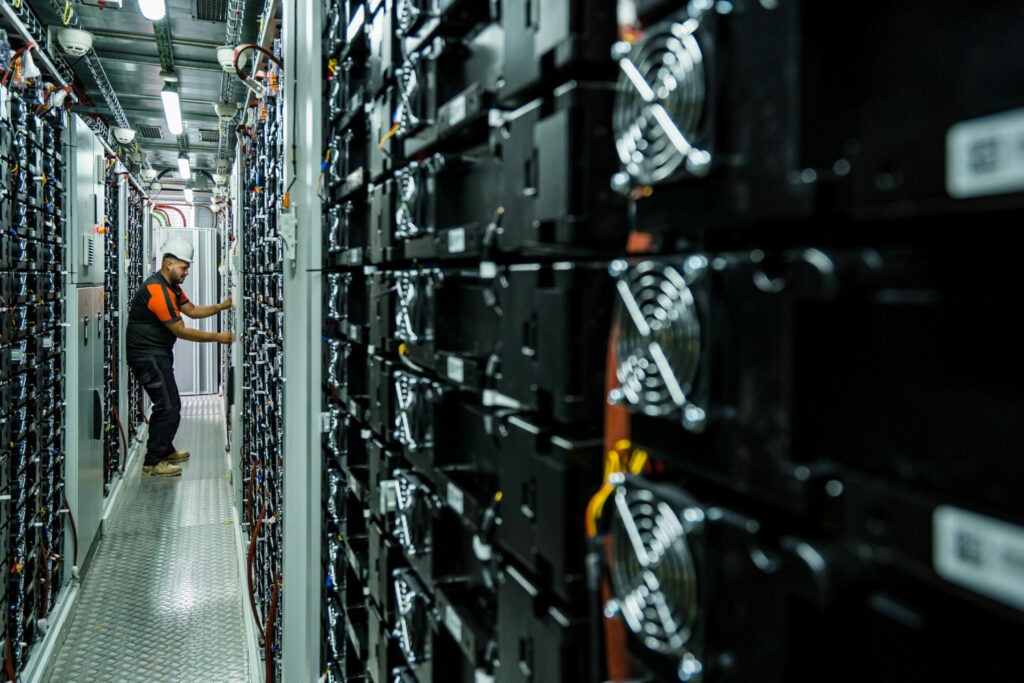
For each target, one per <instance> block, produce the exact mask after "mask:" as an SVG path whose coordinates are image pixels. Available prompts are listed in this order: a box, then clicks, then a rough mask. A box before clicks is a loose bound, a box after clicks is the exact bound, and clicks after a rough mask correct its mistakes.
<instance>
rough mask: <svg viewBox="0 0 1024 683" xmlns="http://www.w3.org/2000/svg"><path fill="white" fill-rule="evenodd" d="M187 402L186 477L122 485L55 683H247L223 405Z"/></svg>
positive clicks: (181, 441)
mask: <svg viewBox="0 0 1024 683" xmlns="http://www.w3.org/2000/svg"><path fill="white" fill-rule="evenodd" d="M182 403H183V405H182V420H181V427H180V428H179V429H178V438H177V439H176V440H175V446H177V447H178V448H179V449H182V450H188V451H190V452H191V454H192V457H191V459H190V460H189V461H188V462H186V463H183V468H184V473H183V474H182V476H180V477H169V478H157V477H145V478H143V477H142V476H141V475H140V474H138V473H136V474H135V477H134V478H131V479H129V480H126V481H125V487H124V489H123V490H122V491H121V496H122V499H121V502H120V504H119V506H118V508H117V510H116V511H115V512H114V515H113V518H112V519H111V521H110V525H109V527H108V529H107V532H106V534H105V535H104V537H103V539H102V540H101V541H100V545H99V547H98V548H97V551H96V556H95V558H94V559H93V563H92V566H91V567H90V568H89V571H88V573H87V575H86V577H85V580H84V581H83V583H82V590H81V593H80V594H79V597H78V606H77V613H76V614H75V618H74V621H73V622H72V623H71V626H70V629H69V631H68V636H67V640H66V641H65V642H64V644H63V646H62V647H61V649H60V651H59V652H58V654H57V660H56V662H55V664H54V666H53V669H52V672H53V673H52V675H51V678H50V680H51V681H61V682H63V681H138V680H145V681H154V682H156V681H242V682H244V681H247V680H248V676H249V674H248V664H247V658H246V642H245V627H244V624H243V621H242V599H243V596H242V584H241V580H240V577H239V575H238V559H237V557H236V554H235V553H236V551H235V537H234V533H235V530H234V528H233V525H234V524H235V523H236V520H234V519H233V515H232V512H231V510H232V507H231V491H230V489H229V486H228V482H227V480H226V479H225V474H226V472H225V469H226V464H225V458H224V439H225V434H224V422H223V418H222V417H221V415H220V409H219V406H220V404H219V401H218V399H217V398H216V397H214V396H194V397H183V398H182ZM229 520H230V521H229Z"/></svg>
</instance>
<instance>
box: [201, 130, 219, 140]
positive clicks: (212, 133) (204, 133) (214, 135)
mask: <svg viewBox="0 0 1024 683" xmlns="http://www.w3.org/2000/svg"><path fill="white" fill-rule="evenodd" d="M199 139H200V140H201V141H203V142H218V141H220V133H218V132H217V131H216V130H211V129H209V128H200V129H199Z"/></svg>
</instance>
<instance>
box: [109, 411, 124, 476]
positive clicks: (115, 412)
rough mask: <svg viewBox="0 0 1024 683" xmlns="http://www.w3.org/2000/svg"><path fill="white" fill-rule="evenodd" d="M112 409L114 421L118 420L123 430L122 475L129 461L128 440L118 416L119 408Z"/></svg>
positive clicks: (118, 424)
mask: <svg viewBox="0 0 1024 683" xmlns="http://www.w3.org/2000/svg"><path fill="white" fill-rule="evenodd" d="M110 409H111V410H112V411H113V413H114V419H115V420H117V428H118V429H119V430H121V445H123V446H124V457H123V458H121V474H124V466H125V463H126V462H127V461H128V439H126V438H125V436H124V427H123V426H122V425H121V418H120V416H119V415H118V414H117V408H115V407H113V406H111V407H110Z"/></svg>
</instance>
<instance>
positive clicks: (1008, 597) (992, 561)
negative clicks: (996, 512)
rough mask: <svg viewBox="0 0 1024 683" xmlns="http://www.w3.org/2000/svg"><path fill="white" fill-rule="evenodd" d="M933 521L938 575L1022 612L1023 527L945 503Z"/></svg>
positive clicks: (934, 558) (1023, 607)
mask: <svg viewBox="0 0 1024 683" xmlns="http://www.w3.org/2000/svg"><path fill="white" fill-rule="evenodd" d="M932 523H933V533H934V544H933V549H932V553H933V560H934V562H935V571H936V572H937V573H938V574H939V576H941V577H942V578H944V579H946V580H947V581H950V582H952V583H955V584H958V585H960V586H963V587H965V588H968V589H970V590H973V591H975V592H976V593H981V594H982V595H986V596H988V597H990V598H992V599H993V600H998V601H1000V602H1003V603H1005V604H1007V605H1010V606H1012V607H1016V608H1017V609H1019V610H1024V528H1021V527H1019V526H1016V525H1014V524H1010V523H1009V522H1004V521H1002V520H999V519H993V518H992V517H986V516H984V515H979V514H977V513H975V512H968V511H967V510H962V509H960V508H955V507H952V506H950V505H941V506H939V507H938V508H936V509H935V514H934V515H933V518H932Z"/></svg>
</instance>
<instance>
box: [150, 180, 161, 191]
mask: <svg viewBox="0 0 1024 683" xmlns="http://www.w3.org/2000/svg"><path fill="white" fill-rule="evenodd" d="M162 189H164V186H163V185H161V184H160V181H159V180H154V181H153V182H152V183H150V184H149V191H150V192H152V193H153V194H156V193H157V192H159V191H160V190H162Z"/></svg>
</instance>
